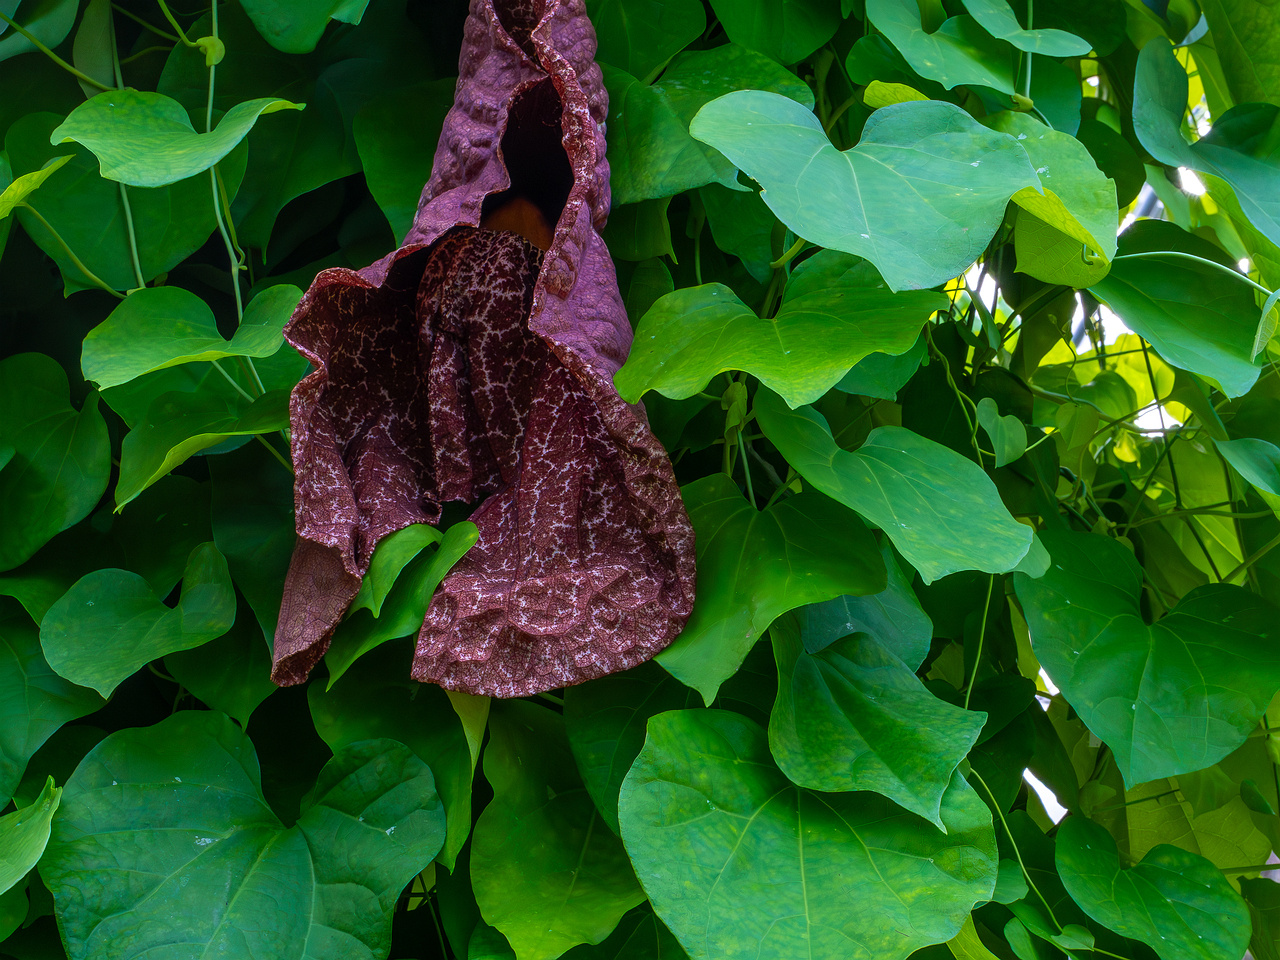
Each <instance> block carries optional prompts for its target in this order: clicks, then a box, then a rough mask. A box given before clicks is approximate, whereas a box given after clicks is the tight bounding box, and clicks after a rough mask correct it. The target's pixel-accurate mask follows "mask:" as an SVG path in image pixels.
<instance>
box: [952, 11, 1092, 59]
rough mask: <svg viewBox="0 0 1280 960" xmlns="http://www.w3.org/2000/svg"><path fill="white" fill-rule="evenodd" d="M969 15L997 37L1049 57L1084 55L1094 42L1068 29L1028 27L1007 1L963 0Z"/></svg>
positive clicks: (1020, 47) (1021, 48) (1030, 51)
mask: <svg viewBox="0 0 1280 960" xmlns="http://www.w3.org/2000/svg"><path fill="white" fill-rule="evenodd" d="M963 2H964V8H965V9H966V10H968V11H969V15H970V16H972V17H973V19H975V20H977V21H978V24H979V25H980V26H981V27H982V29H984V30H986V31H987V33H989V34H991V35H992V36H993V37H999V38H1000V39H1001V40H1008V41H1009V42H1010V43H1011V44H1013V45H1014V46H1015V47H1017V48H1018V49H1019V50H1025V51H1027V52H1028V53H1037V54H1041V55H1043V56H1047V57H1083V56H1084V55H1085V54H1086V53H1088V52H1089V51H1090V50H1091V49H1093V46H1092V44H1090V43H1089V41H1088V40H1083V39H1081V38H1080V37H1077V36H1075V35H1074V34H1070V33H1067V32H1066V31H1065V30H1055V29H1052V28H1050V29H1047V30H1045V29H1035V30H1025V29H1023V27H1022V24H1020V23H1019V22H1018V18H1017V17H1016V16H1014V13H1013V11H1012V10H1011V9H1009V4H1007V3H1006V2H1005V0H963Z"/></svg>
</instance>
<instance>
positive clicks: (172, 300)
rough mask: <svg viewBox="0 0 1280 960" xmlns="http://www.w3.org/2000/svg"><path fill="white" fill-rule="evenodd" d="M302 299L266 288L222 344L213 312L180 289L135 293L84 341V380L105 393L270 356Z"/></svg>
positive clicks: (283, 287) (291, 290) (285, 288)
mask: <svg viewBox="0 0 1280 960" xmlns="http://www.w3.org/2000/svg"><path fill="white" fill-rule="evenodd" d="M301 299H302V291H301V290H299V289H298V288H297V287H295V286H291V285H289V284H280V285H279V286H274V287H268V288H267V289H266V290H263V291H262V292H261V293H259V294H258V295H257V296H255V297H254V298H253V299H252V300H251V301H250V302H249V305H248V307H247V308H246V309H245V312H244V318H243V319H242V320H241V321H240V326H239V328H237V330H236V332H235V335H234V336H233V337H232V338H231V339H230V340H224V339H223V338H222V335H221V334H219V333H218V324H217V321H216V320H214V317H213V311H212V310H210V309H209V307H208V306H207V305H206V304H205V302H204V301H203V300H201V299H200V298H199V297H197V296H196V295H195V294H194V293H190V292H188V291H186V290H183V289H182V288H181V287H147V288H146V289H144V290H137V291H135V292H134V293H131V294H130V295H129V296H128V298H127V299H126V300H125V301H124V302H123V303H122V304H120V306H118V307H116V308H115V310H113V311H111V315H110V316H108V317H107V319H106V320H104V321H103V322H102V323H100V324H98V326H96V327H94V328H93V329H92V330H90V331H89V335H88V336H87V337H85V338H84V350H83V353H82V354H81V360H80V363H81V366H82V368H83V369H84V375H85V379H87V380H92V381H93V382H94V383H96V384H98V386H99V387H102V388H104V389H105V388H107V387H114V386H118V385H120V384H122V383H128V382H129V381H130V380H133V379H134V378H136V377H140V376H142V374H144V373H150V372H152V371H153V370H163V369H165V368H166V367H173V366H177V365H178V364H180V363H190V362H192V361H195V360H221V359H224V358H226V357H269V356H271V355H272V354H273V353H275V352H276V351H277V350H279V349H280V345H281V344H282V343H283V342H284V340H283V338H282V336H281V333H280V331H281V330H283V329H284V325H285V322H286V321H288V319H289V315H290V314H292V313H293V308H294V307H296V306H297V305H298V301H299V300H301Z"/></svg>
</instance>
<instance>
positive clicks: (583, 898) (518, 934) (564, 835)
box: [471, 700, 644, 960]
mask: <svg viewBox="0 0 1280 960" xmlns="http://www.w3.org/2000/svg"><path fill="white" fill-rule="evenodd" d="M489 729H490V739H489V743H488V746H487V747H486V748H485V752H484V775H485V777H486V779H488V781H489V783H491V784H492V785H493V800H492V801H491V802H490V803H489V805H488V806H487V807H485V810H484V813H482V814H481V815H480V818H479V819H478V820H477V821H476V828H475V836H474V837H473V839H472V841H471V885H472V888H473V889H474V890H475V895H476V902H477V903H479V905H480V912H481V914H482V915H483V916H484V917H485V919H486V920H487V921H489V922H491V923H492V924H493V925H494V926H495V927H497V928H498V929H499V930H500V931H502V933H503V934H504V935H505V936H506V938H507V940H508V941H510V943H511V945H512V947H514V948H515V954H516V957H517V958H518V960H554V958H556V957H559V956H561V955H562V954H563V953H564V952H565V951H566V950H567V949H569V948H570V947H572V946H575V945H577V944H580V943H599V942H600V941H601V940H603V939H604V938H605V937H607V936H608V935H609V934H610V933H611V932H612V931H613V928H614V927H616V926H617V924H618V921H619V920H621V919H622V915H623V914H624V913H626V912H627V911H628V910H630V909H631V908H632V907H634V906H636V905H637V904H638V903H641V902H642V901H643V900H644V893H643V892H642V891H641V889H640V885H639V884H638V883H636V878H635V874H633V873H632V872H631V866H630V864H628V863H627V854H626V851H624V850H623V849H622V843H621V842H620V841H619V840H618V838H617V837H616V836H614V835H613V833H612V832H610V831H609V829H608V828H607V827H606V826H605V825H604V824H603V823H601V822H600V815H599V814H598V813H596V809H595V806H594V804H592V802H591V797H590V795H589V794H588V793H587V791H586V789H585V788H584V787H583V786H582V781H581V780H579V779H578V773H577V770H576V769H575V767H574V763H573V754H572V753H571V752H570V750H569V741H568V739H567V738H566V737H565V733H564V721H563V720H562V719H561V718H560V717H559V716H558V715H557V714H555V713H553V712H552V711H550V710H548V709H547V708H545V707H540V706H538V705H537V704H533V703H528V702H524V701H519V700H510V701H499V702H498V703H496V704H495V705H494V710H493V713H492V715H491V716H490V718H489Z"/></svg>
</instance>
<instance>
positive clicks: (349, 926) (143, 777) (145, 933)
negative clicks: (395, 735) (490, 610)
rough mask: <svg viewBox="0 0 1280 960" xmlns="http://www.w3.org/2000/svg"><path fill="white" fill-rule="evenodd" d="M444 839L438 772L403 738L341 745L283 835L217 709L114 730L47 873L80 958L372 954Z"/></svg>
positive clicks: (71, 786) (343, 958)
mask: <svg viewBox="0 0 1280 960" xmlns="http://www.w3.org/2000/svg"><path fill="white" fill-rule="evenodd" d="M443 839H444V811H443V810H442V809H441V806H440V800H439V798H438V797H437V796H436V790H435V784H434V782H433V780H432V776H431V770H430V769H429V768H428V767H427V766H426V764H424V763H423V762H422V761H421V760H419V759H418V758H417V757H416V756H414V755H413V753H411V752H410V751H409V749H408V748H407V747H405V746H403V745H402V744H399V743H395V742H394V741H390V740H366V741H363V742H361V743H357V744H353V745H351V746H348V747H344V748H343V749H342V750H341V751H339V752H338V754H337V755H336V756H335V757H334V758H333V759H332V760H330V761H329V762H328V763H327V764H326V765H325V767H324V769H323V770H322V771H321V773H320V777H319V779H318V781H317V782H316V785H315V789H314V790H313V791H312V792H311V794H310V795H309V796H308V797H307V799H306V801H305V802H304V804H303V809H302V815H301V817H299V819H298V822H297V823H296V824H295V825H294V826H291V827H287V828H286V827H284V826H283V825H282V824H281V823H280V821H279V819H277V817H276V815H275V814H274V813H272V812H271V809H270V808H269V807H268V806H267V803H266V801H265V800H264V799H263V796H262V788H261V784H260V777H259V772H258V760H257V757H256V756H255V755H254V750H253V746H252V744H251V743H250V741H249V738H248V737H247V736H245V734H244V733H242V732H241V731H240V730H239V729H238V728H237V727H236V726H235V725H234V724H232V723H231V721H230V720H228V719H227V718H226V717H224V716H223V715H222V714H218V713H212V712H205V711H200V712H197V711H183V712H181V713H178V714H175V715H174V716H172V717H169V718H168V719H166V720H163V721H161V722H160V723H158V724H156V725H155V726H152V727H141V728H134V729H127V730H121V731H119V732H117V733H114V734H112V735H111V736H109V737H108V738H107V739H106V740H104V741H103V742H102V743H101V744H99V745H98V746H97V747H96V748H94V750H93V751H92V752H91V753H90V754H89V755H88V756H87V757H85V759H84V761H83V762H82V763H81V764H80V766H79V767H78V768H77V769H76V772H75V773H74V774H73V775H72V777H71V779H70V780H69V781H68V782H67V785H66V787H65V788H64V790H63V795H62V808H61V810H59V816H58V817H57V819H56V820H55V821H54V826H53V836H52V838H51V839H50V841H49V847H48V849H47V850H46V851H45V855H44V858H43V859H42V860H41V861H40V875H41V876H42V877H43V878H44V881H45V883H46V884H48V886H49V889H50V890H51V891H53V896H54V899H55V901H56V903H57V907H58V925H59V928H60V930H61V932H62V935H63V938H64V940H65V943H66V947H67V952H68V954H69V955H70V957H71V960H99V958H101V960H107V958H111V960H140V958H142V957H154V956H158V955H160V954H162V953H164V952H172V951H173V950H174V949H175V946H174V945H175V944H176V945H178V946H177V947H176V949H178V950H179V951H180V953H181V955H183V956H189V955H191V954H192V953H195V954H196V955H203V956H210V957H211V956H217V955H222V956H228V957H232V956H235V957H248V956H255V957H272V958H279V960H353V958H358V960H374V958H381V957H385V956H386V955H387V951H388V950H389V948H390V946H391V910H392V908H393V907H394V906H395V902H396V899H397V897H399V895H400V891H401V890H403V889H404V886H405V884H406V883H408V882H409V880H410V879H411V878H412V877H413V876H414V875H415V874H416V873H418V872H419V871H420V870H422V869H423V867H425V866H426V865H427V864H428V863H429V862H430V861H431V858H432V857H433V856H435V853H436V851H437V850H439V849H440V843H441V841H442V840H443Z"/></svg>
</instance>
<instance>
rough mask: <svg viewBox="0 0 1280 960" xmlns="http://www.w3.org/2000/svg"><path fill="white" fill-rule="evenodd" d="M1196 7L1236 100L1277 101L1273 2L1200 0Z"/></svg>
mask: <svg viewBox="0 0 1280 960" xmlns="http://www.w3.org/2000/svg"><path fill="white" fill-rule="evenodd" d="M1200 8H1201V9H1202V10H1203V11H1204V15H1205V18H1206V19H1207V20H1208V21H1209V28H1210V30H1212V31H1213V46H1214V50H1215V51H1216V52H1217V54H1218V62H1219V63H1220V64H1221V65H1222V72H1223V73H1224V74H1225V75H1226V81H1227V86H1228V87H1229V88H1230V89H1231V95H1232V97H1233V98H1234V99H1235V101H1236V103H1251V102H1257V101H1261V100H1267V101H1270V102H1271V103H1280V10H1277V9H1276V6H1275V4H1267V3H1257V2H1256V0H1203V2H1202V3H1201V4H1200ZM1197 56H1198V54H1197Z"/></svg>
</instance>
